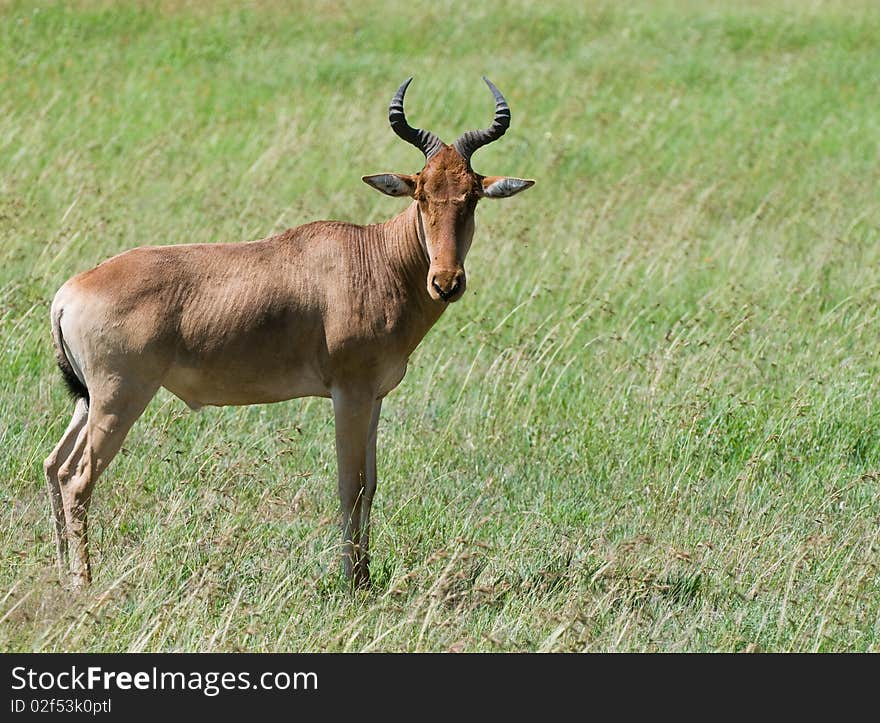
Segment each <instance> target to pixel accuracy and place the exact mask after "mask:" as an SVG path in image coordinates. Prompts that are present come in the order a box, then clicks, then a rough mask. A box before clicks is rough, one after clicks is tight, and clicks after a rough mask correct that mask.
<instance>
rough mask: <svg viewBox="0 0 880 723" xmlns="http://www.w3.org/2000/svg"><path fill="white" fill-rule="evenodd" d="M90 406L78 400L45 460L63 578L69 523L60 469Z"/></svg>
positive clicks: (72, 448) (72, 446)
mask: <svg viewBox="0 0 880 723" xmlns="http://www.w3.org/2000/svg"><path fill="white" fill-rule="evenodd" d="M88 414H89V406H88V404H87V403H86V400H85V399H83V398H80V399H77V400H76V406H75V407H74V410H73V418H72V419H71V420H70V424H69V425H67V429H66V430H65V432H64V434H63V435H62V436H61V441H60V442H58V444H57V445H56V446H55V449H53V450H52V453H51V454H50V455H49V456H48V457H47V458H46V461H45V462H43V471H44V472H45V473H46V484H47V485H48V487H49V500H50V502H51V503H52V517H53V519H54V521H55V548H56V551H57V554H58V573H59V574H60V575H61V577H62V578H63V577H64V576H65V574H66V572H67V525H66V523H65V521H64V504H63V503H62V500H61V485H60V484H59V482H58V471H59V470H60V469H61V465H62V464H64V462H66V461H67V458H68V457H70V455H71V453H72V452H73V450H74V447H75V444H76V440H77V438H78V436H79V434H80V432H81V431H82V429H83V427H84V426H85V423H86V419H87V418H88Z"/></svg>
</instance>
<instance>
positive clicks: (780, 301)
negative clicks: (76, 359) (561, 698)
mask: <svg viewBox="0 0 880 723" xmlns="http://www.w3.org/2000/svg"><path fill="white" fill-rule="evenodd" d="M624 5H626V6H625V7H624ZM734 5H736V6H737V7H734ZM878 38H880V8H878V7H877V5H876V4H875V3H872V2H867V1H866V2H827V3H823V2H815V3H802V2H799V1H797V0H788V1H782V0H779V1H777V2H760V3H759V2H754V3H747V4H744V3H737V4H733V3H724V2H721V1H720V0H718V1H717V2H710V3H705V2H699V3H698V2H671V1H669V2H648V1H647V0H645V2H640V3H627V4H623V3H615V2H610V1H609V2H588V3H584V2H581V1H580V0H577V1H575V0H572V1H571V2H565V3H557V4H555V5H554V6H553V7H550V6H548V5H540V6H539V5H538V4H533V3H530V2H519V3H505V4H504V6H503V8H502V6H500V5H499V6H495V5H491V6H490V5H486V4H480V3H471V4H470V8H469V9H463V8H462V7H461V6H460V4H453V3H443V2H435V3H431V4H430V5H429V6H422V7H415V6H412V5H411V4H410V3H406V2H401V1H399V0H389V1H388V2H382V3H375V2H338V3H329V2H328V3H320V4H317V8H316V7H315V6H314V4H312V3H301V4H300V6H299V7H298V8H297V7H295V6H292V5H290V4H287V3H268V4H260V3H257V4H251V5H250V6H249V7H248V8H247V9H239V8H236V7H234V6H233V5H229V6H221V5H219V4H217V3H207V2H205V3H198V2H196V3H183V2H180V3H176V2H166V3H164V4H163V5H162V6H161V9H156V8H154V7H153V6H152V4H148V3H144V4H143V6H136V5H132V6H129V7H128V8H127V9H120V8H112V7H111V6H110V4H109V3H107V4H103V3H79V4H77V5H75V6H72V5H71V4H70V3H48V2H47V3H17V2H13V3H11V4H10V3H5V4H3V5H2V8H0V349H2V363H0V399H2V411H0V444H2V448H3V452H4V454H3V455H2V458H0V500H2V503H3V505H2V511H3V517H2V520H0V560H2V562H0V647H2V649H6V650H44V651H50V650H85V651H92V650H110V651H117V650H121V651H127V650H199V651H201V650H257V651H265V650H284V651H289V650H309V651H311V650H408V651H412V650H447V649H453V650H467V651H494V650H553V651H555V650H588V651H599V650H671V651H680V650H693V651H698V650H713V651H738V650H752V649H758V650H774V651H775V650H820V651H826V650H838V651H840V650H854V651H868V650H870V651H878V650H880V463H878V458H880V404H878V392H880V389H878V385H880V356H878V355H880V344H878V338H880V311H878V309H880V306H878V304H880V232H878V229H880V195H878V188H880V163H878V161H880V153H878V148H880V145H878V144H880V105H878V102H877V88H878V85H880V43H878ZM410 74H412V75H415V76H416V81H415V83H414V84H413V86H412V88H411V91H410V93H409V96H410V97H409V98H408V100H407V108H408V112H409V117H410V120H411V121H412V122H413V124H415V125H421V126H423V127H424V126H426V127H429V128H431V129H432V130H434V131H436V132H437V133H438V134H440V135H441V136H442V137H444V138H445V139H447V140H451V139H453V138H455V137H456V136H457V135H458V134H459V133H460V132H462V131H463V130H466V129H468V128H472V127H484V126H486V125H487V124H488V122H489V120H490V118H491V96H490V95H489V93H488V92H487V91H486V89H485V87H484V86H483V85H482V84H481V82H480V79H479V78H480V75H481V74H486V75H488V76H489V77H490V78H492V80H493V81H495V82H496V83H497V84H498V86H499V87H500V88H501V89H502V90H503V91H504V92H505V94H506V95H507V97H508V100H509V101H510V103H511V107H512V110H513V125H512V128H511V130H510V132H509V133H508V134H507V135H506V136H505V137H504V139H503V140H502V141H499V142H498V143H496V144H494V145H492V146H489V147H487V148H486V149H484V150H482V151H480V152H479V154H478V155H477V156H476V157H475V161H474V163H475V166H476V168H477V169H478V170H479V171H481V172H484V173H487V174H509V175H520V176H526V177H533V178H536V179H537V181H538V184H537V185H536V186H535V188H534V189H533V190H531V191H529V192H528V193H527V194H524V195H522V196H519V197H517V198H516V199H513V200H510V201H503V202H495V203H492V202H484V203H483V204H482V205H481V207H480V208H479V209H478V212H477V235H476V238H475V242H474V246H473V249H472V251H471V254H470V256H469V257H468V264H467V268H468V275H469V290H468V293H467V295H466V296H465V298H464V299H463V300H462V302H461V303H459V304H457V305H455V306H454V307H452V308H451V309H450V311H449V312H448V313H447V314H446V315H444V317H443V318H442V319H441V320H440V322H439V323H438V324H437V326H436V327H435V328H434V329H433V330H432V331H431V333H430V334H429V335H428V337H427V338H426V339H425V341H424V342H423V344H422V346H421V347H420V348H419V349H418V350H417V351H416V353H415V354H414V356H413V359H412V363H411V366H410V370H409V373H408V375H407V377H406V379H405V380H404V382H403V383H402V385H401V386H400V387H399V388H398V389H397V390H396V391H395V392H393V393H392V394H391V396H390V397H389V398H388V400H387V401H386V404H385V408H384V412H383V422H382V425H381V427H380V433H379V436H380V439H379V460H380V462H379V464H380V481H379V492H378V495H377V498H376V504H375V506H374V520H375V529H374V542H373V545H374V562H373V572H374V582H375V585H374V589H373V590H372V591H370V592H358V593H355V594H351V593H350V592H349V591H348V589H347V587H346V585H345V584H344V582H343V581H342V580H341V577H340V574H339V571H338V561H337V555H338V542H339V540H338V532H337V527H336V523H335V512H336V504H337V503H336V498H335V456H334V452H333V441H332V440H333V427H332V413H331V409H330V405H329V403H328V402H326V401H325V400H315V399H313V400H297V401H292V402H288V403H284V404H279V405H273V406H263V407H250V408H237V409H233V408H225V409H208V410H205V411H204V412H202V413H200V414H193V413H190V412H188V411H187V410H186V408H185V407H184V406H183V404H182V403H181V402H179V401H177V400H176V399H174V398H173V397H172V396H171V395H169V394H167V393H165V392H162V393H160V395H159V396H158V397H157V398H156V400H155V401H154V402H153V403H152V404H151V405H150V407H149V408H148V410H147V412H146V414H145V415H144V417H143V418H142V419H141V420H140V421H139V422H138V424H137V425H136V426H135V428H134V430H133V431H132V433H131V434H130V436H129V438H128V440H127V442H126V445H125V450H124V452H123V453H122V454H121V455H120V456H119V457H117V459H116V460H115V462H114V464H113V465H112V467H111V468H110V470H109V471H108V472H107V473H106V474H105V475H104V476H103V477H102V479H101V480H100V482H99V483H98V486H97V488H96V496H95V499H94V503H93V507H92V514H91V521H92V522H91V524H92V550H93V562H94V564H95V573H96V574H95V581H94V584H93V586H92V588H91V589H90V590H88V591H87V592H85V593H82V594H78V595H73V594H71V593H67V592H65V591H63V590H62V589H61V588H60V587H59V585H58V583H57V581H56V577H55V572H54V568H53V557H54V542H53V540H52V531H51V526H50V522H49V518H48V502H47V499H46V495H45V483H44V481H43V477H42V467H41V463H42V460H43V458H44V457H45V456H46V455H47V454H48V452H49V451H50V449H51V447H52V446H53V445H54V443H55V441H56V440H57V438H58V437H59V436H60V434H61V432H62V431H63V429H64V427H65V425H66V423H67V421H68V419H69V416H70V413H71V411H72V405H71V402H70V400H69V399H68V398H67V397H66V395H65V392H64V390H63V388H62V385H61V383H60V375H59V374H58V373H57V371H56V369H55V368H54V363H53V359H52V352H51V346H50V335H49V324H48V308H49V302H50V300H51V298H52V295H53V294H54V292H55V290H56V289H57V287H58V286H59V285H60V284H61V283H63V281H64V280H65V279H67V278H68V277H70V276H72V275H73V274H74V273H77V272H79V271H82V270H84V269H86V268H89V267H91V266H92V265H94V264H96V263H97V262H99V261H101V260H102V259H104V258H106V257H107V256H109V255H111V254H113V253H116V252H119V251H121V250H124V249H127V248H131V247H133V246H136V245H140V244H145V243H149V244H162V243H180V242H201V241H238V240H246V239H253V238H260V237H263V236H267V235H269V234H271V233H273V232H276V231H279V230H281V229H284V228H286V227H288V226H293V225H296V224H299V223H303V222H306V221H310V220H314V219H318V218H340V219H344V220H353V221H358V222H373V221H378V220H382V219H385V218H389V217H391V216H392V215H393V214H395V213H397V212H398V211H399V210H400V209H401V208H402V205H403V204H402V202H400V201H395V200H392V199H388V198H385V197H383V196H381V195H379V194H377V193H375V192H374V191H371V190H370V189H369V188H367V187H366V186H365V185H364V184H363V183H361V181H360V176H361V175H362V174H364V173H371V172H378V171H399V172H413V171H416V170H418V168H419V167H420V161H421V158H420V156H419V154H418V153H417V152H416V151H415V150H414V149H413V148H411V147H410V146H407V145H406V144H404V143H402V142H401V141H399V140H398V139H397V138H396V137H395V136H394V134H393V133H392V132H391V130H390V129H389V127H388V124H387V115H386V112H387V111H386V109H387V104H388V102H389V100H390V98H391V95H392V94H393V92H394V90H395V89H396V88H397V86H398V84H399V83H400V82H401V81H402V80H403V79H404V78H406V77H407V76H408V75H410Z"/></svg>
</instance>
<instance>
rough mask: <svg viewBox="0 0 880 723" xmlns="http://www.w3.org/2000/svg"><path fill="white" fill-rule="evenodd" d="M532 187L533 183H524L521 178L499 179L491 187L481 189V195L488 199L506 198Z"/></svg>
mask: <svg viewBox="0 0 880 723" xmlns="http://www.w3.org/2000/svg"><path fill="white" fill-rule="evenodd" d="M534 185H535V182H534V181H526V180H524V179H522V178H499V179H498V180H497V181H495V183H493V184H492V185H491V186H488V187H487V188H484V189H483V195H485V196H487V197H488V198H507V197H508V196H512V195H513V194H515V193H519V192H520V191H525V190H526V189H527V188H531V187H532V186H534Z"/></svg>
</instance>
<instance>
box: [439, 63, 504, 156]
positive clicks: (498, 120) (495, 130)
mask: <svg viewBox="0 0 880 723" xmlns="http://www.w3.org/2000/svg"><path fill="white" fill-rule="evenodd" d="M483 80H484V81H486V85H488V86H489V90H491V91H492V95H494V96H495V120H493V121H492V125H491V126H490V127H489V128H487V129H486V130H484V131H467V132H466V133H462V135H461V136H460V137H459V139H458V140H457V141H456V142H455V143H453V144H452V145H453V147H454V148H455V150H457V151H458V152H459V153H460V154H461V155H462V156H464V157H465V159H466V160H467V162H468V163H470V160H471V156H472V155H473V154H474V151H476V150H477V149H478V148H482V147H483V146H485V145H486V144H487V143H491V142H492V141H497V140H498V139H499V138H501V136H503V135H504V132H505V131H506V130H507V129H508V128H509V127H510V106H509V105H507V101H506V100H504V96H503V95H501V91H500V90H498V88H496V87H495V86H494V85H493V84H492V81H491V80H489V79H488V78H487V77H486V76H485V75H484V76H483Z"/></svg>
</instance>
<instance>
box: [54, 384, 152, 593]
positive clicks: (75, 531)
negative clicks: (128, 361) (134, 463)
mask: <svg viewBox="0 0 880 723" xmlns="http://www.w3.org/2000/svg"><path fill="white" fill-rule="evenodd" d="M152 396H153V393H152V392H151V393H150V394H149V395H147V394H144V393H141V394H128V395H125V397H124V398H123V397H121V396H120V395H116V396H115V397H114V398H113V399H112V400H109V401H107V400H104V401H102V400H99V399H96V398H95V397H94V395H93V398H92V402H91V406H90V407H89V414H88V419H87V421H86V424H85V426H84V428H83V430H82V432H81V433H80V437H79V438H78V439H77V444H76V447H75V448H74V451H73V454H72V455H71V459H69V460H68V462H66V463H65V464H64V466H62V468H61V471H60V473H59V482H60V484H61V497H62V503H63V505H64V515H65V518H66V522H67V540H68V544H69V546H70V553H71V560H70V581H71V584H72V586H73V587H74V588H82V587H84V586H86V585H87V584H88V583H89V582H90V581H91V567H90V563H89V546H88V509H89V502H91V498H92V490H93V488H94V485H95V482H96V481H97V479H98V477H99V476H100V474H101V473H102V472H103V471H104V470H105V469H106V468H107V465H109V464H110V462H111V460H112V459H113V457H115V456H116V453H117V452H118V451H119V449H120V447H122V442H123V441H124V440H125V436H126V434H128V430H129V429H131V425H132V424H134V422H135V420H136V419H137V418H138V417H139V416H140V415H141V412H143V410H144V408H145V407H146V405H147V403H148V402H149V400H150V399H151V398H152ZM77 453H79V454H78V456H77V457H76V459H75V460H74V459H73V457H74V456H76V455H77ZM71 463H72V464H71Z"/></svg>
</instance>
